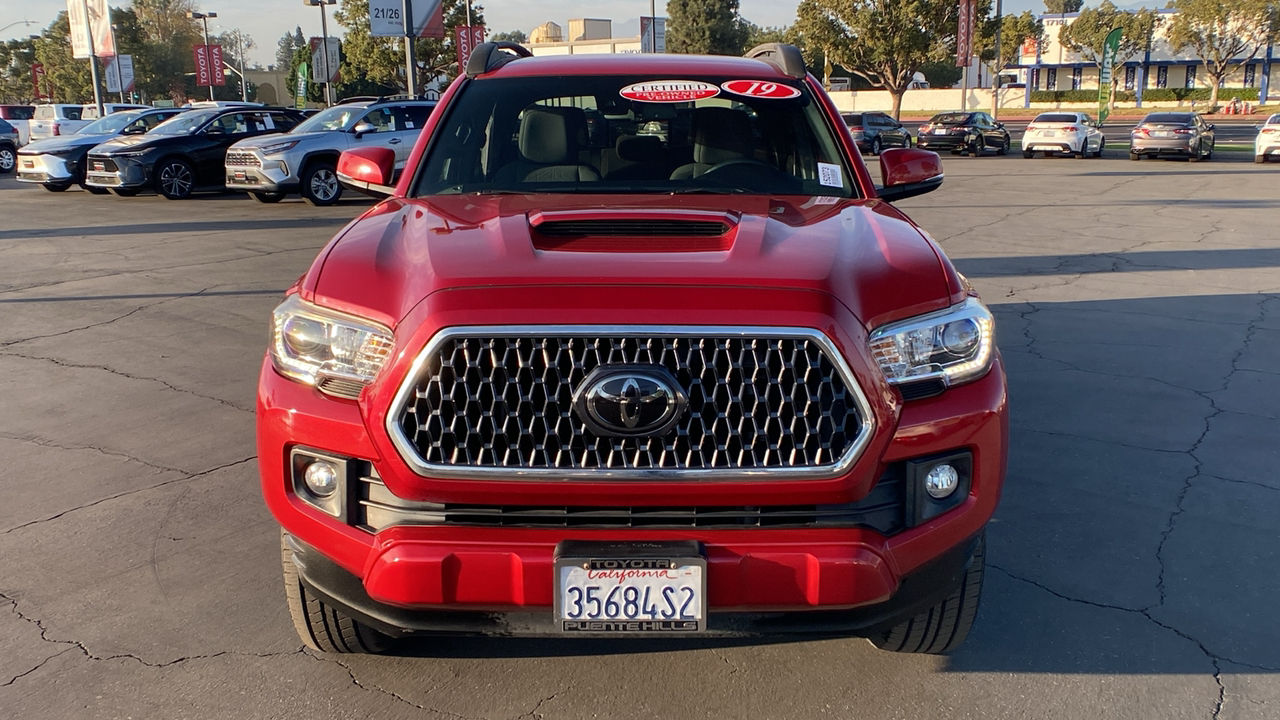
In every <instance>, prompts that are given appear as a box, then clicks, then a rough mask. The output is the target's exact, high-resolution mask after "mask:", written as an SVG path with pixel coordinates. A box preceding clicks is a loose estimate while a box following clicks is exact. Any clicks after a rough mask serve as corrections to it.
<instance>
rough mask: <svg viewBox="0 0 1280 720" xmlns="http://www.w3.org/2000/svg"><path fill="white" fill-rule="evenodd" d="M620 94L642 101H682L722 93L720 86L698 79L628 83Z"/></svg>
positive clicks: (701, 98) (691, 100)
mask: <svg viewBox="0 0 1280 720" xmlns="http://www.w3.org/2000/svg"><path fill="white" fill-rule="evenodd" d="M618 94H620V95H622V97H624V98H626V99H628V100H638V101H640V102H651V103H682V102H693V101H694V100H705V99H707V98H709V97H715V96H716V95H719V94H720V88H718V87H716V86H715V85H712V84H711V83H704V82H698V81H697V80H652V81H650V82H642V83H636V84H634V85H628V86H626V87H624V88H622V89H621V90H619V91H618Z"/></svg>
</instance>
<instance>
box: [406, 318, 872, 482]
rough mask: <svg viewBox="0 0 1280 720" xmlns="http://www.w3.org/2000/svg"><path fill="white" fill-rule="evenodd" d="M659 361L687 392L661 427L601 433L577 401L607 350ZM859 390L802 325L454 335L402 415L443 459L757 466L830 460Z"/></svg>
mask: <svg viewBox="0 0 1280 720" xmlns="http://www.w3.org/2000/svg"><path fill="white" fill-rule="evenodd" d="M618 363H630V364H654V365H659V366H662V367H664V368H666V369H667V370H668V371H669V372H670V373H671V374H672V375H673V376H674V377H675V379H676V381H677V383H678V384H679V385H680V387H681V389H682V390H683V391H684V393H685V395H686V396H687V398H688V406H687V409H686V410H685V412H684V413H683V414H682V415H681V417H680V418H679V419H678V421H677V422H676V424H675V426H674V427H673V428H672V429H671V430H669V431H668V432H667V433H666V434H665V435H663V436H661V437H626V438H619V437H600V436H597V435H595V434H593V432H592V431H591V430H590V429H588V428H587V426H586V425H585V424H584V423H583V422H582V420H581V419H580V418H579V417H578V416H577V415H576V413H575V412H574V410H573V397H574V392H575V390H577V388H578V387H579V386H580V385H581V384H582V381H583V379H584V378H585V377H586V376H587V375H588V374H589V373H590V372H591V371H592V370H594V369H595V368H597V367H599V366H600V365H602V364H618ZM858 407H859V406H858V404H857V402H856V401H855V396H854V392H853V391H852V390H851V389H850V388H849V387H847V386H846V383H845V382H844V379H843V378H842V376H841V374H840V372H839V371H838V370H837V369H836V366H835V365H834V364H833V362H832V360H831V359H830V358H829V357H828V356H827V354H826V352H825V351H824V349H823V346H822V344H820V343H819V342H817V341H816V340H814V339H812V338H807V337H739V336H723V337H690V336H680V335H668V336H656V335H655V336H644V337H632V336H625V337H624V336H590V335H583V336H570V335H554V336H550V335H548V336H541V337H539V336H507V337H452V338H447V339H445V340H443V341H442V342H441V343H439V344H438V346H437V348H436V349H435V351H433V352H432V354H431V356H430V357H427V358H425V361H424V363H423V365H422V367H421V369H420V371H419V373H418V375H417V379H416V380H415V381H414V385H413V388H412V392H411V393H410V394H409V395H408V396H407V400H406V401H405V403H404V405H403V407H402V408H400V410H399V411H398V412H399V415H398V416H397V418H396V421H397V422H398V423H399V429H400V430H401V432H402V433H403V435H404V438H405V439H406V440H407V441H408V443H409V444H410V445H411V446H412V448H413V449H414V450H415V451H416V453H417V454H418V456H419V459H420V460H421V461H423V462H424V463H426V464H427V465H428V466H429V467H430V466H435V467H440V468H449V469H465V468H499V469H539V468H541V469H551V470H554V469H561V470H598V469H606V470H641V469H660V470H672V471H680V470H726V471H733V470H765V469H800V468H811V467H823V466H831V465H834V464H836V463H837V462H838V461H839V460H841V458H842V456H843V455H844V454H845V453H846V451H847V450H848V449H849V448H850V446H851V445H853V444H854V443H855V441H856V440H857V439H858V433H859V432H860V431H861V428H862V425H861V418H860V417H859V411H858Z"/></svg>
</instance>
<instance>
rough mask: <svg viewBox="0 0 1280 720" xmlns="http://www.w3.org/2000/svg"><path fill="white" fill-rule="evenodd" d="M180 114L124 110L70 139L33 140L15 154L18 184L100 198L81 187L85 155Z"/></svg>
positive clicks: (175, 111)
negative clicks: (74, 187) (74, 188)
mask: <svg viewBox="0 0 1280 720" xmlns="http://www.w3.org/2000/svg"><path fill="white" fill-rule="evenodd" d="M180 112H182V109H181V108H147V109H146V110H125V111H123V112H117V113H112V114H110V115H108V116H106V117H104V118H98V119H97V120H94V121H93V122H91V123H89V124H88V125H85V126H84V127H82V128H80V129H79V130H78V131H76V132H74V133H72V134H70V135H60V136H58V137H54V138H46V139H44V140H36V141H35V142H33V143H31V144H30V145H27V146H26V147H24V148H22V149H21V150H19V151H18V182H25V183H35V184H38V185H42V186H44V189H45V190H48V191H50V192H62V191H63V190H66V189H67V188H69V187H71V186H72V185H76V184H80V185H82V186H84V188H85V189H86V190H88V191H89V192H91V193H94V194H95V195H101V194H103V193H105V192H107V189H106V188H96V187H90V186H87V185H85V184H84V183H85V170H86V165H87V163H86V162H85V158H86V156H88V154H89V151H90V150H92V149H93V148H94V147H96V146H97V145H99V144H101V143H104V142H106V141H108V140H110V139H112V138H115V137H119V136H121V135H142V134H144V133H146V132H147V131H148V130H150V129H151V128H153V127H155V126H156V125H159V124H160V123H162V122H164V121H165V120H168V119H169V118H171V117H173V116H174V115H177V114H178V113H180Z"/></svg>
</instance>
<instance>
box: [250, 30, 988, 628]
mask: <svg viewBox="0 0 1280 720" xmlns="http://www.w3.org/2000/svg"><path fill="white" fill-rule="evenodd" d="M878 160H879V166H880V172H881V175H882V182H881V184H879V185H877V184H876V183H875V182H874V181H873V179H872V177H871V175H870V173H869V171H868V170H867V168H866V166H865V165H864V164H863V162H862V160H861V158H860V155H859V153H858V150H857V147H856V145H855V144H854V141H853V139H852V138H851V137H850V135H849V132H848V130H847V129H846V128H845V126H844V123H843V122H842V121H841V119H840V115H839V113H838V112H837V110H836V108H835V107H834V105H833V104H832V101H831V100H830V98H829V97H828V96H827V95H826V94H825V92H823V90H822V86H821V84H820V83H819V82H818V81H816V80H815V79H814V78H813V77H812V76H811V75H809V74H808V73H807V72H806V70H805V67H804V62H803V60H802V59H801V56H800V54H799V52H798V51H797V50H796V49H795V48H793V47H790V46H784V45H765V46H761V47H759V48H756V49H754V50H752V51H751V52H750V53H748V56H747V57H743V58H727V57H694V56H681V55H643V56H641V55H632V56H625V55H619V56H609V57H599V56H592V57H591V58H589V59H588V58H578V57H537V58H535V57H531V56H530V54H529V52H528V51H527V50H525V49H524V48H522V47H520V46H518V45H514V44H510V43H486V44H482V45H479V46H478V47H477V48H476V49H475V52H474V54H473V55H472V56H471V59H470V61H469V63H468V64H467V66H466V72H465V73H464V74H463V76H461V77H459V78H458V79H457V80H456V81H455V82H453V83H452V84H451V85H450V87H449V89H448V91H447V92H446V93H445V94H444V96H443V97H442V98H441V100H440V103H439V105H438V106H437V108H436V109H435V110H434V111H433V113H432V115H431V116H430V118H428V120H427V125H426V127H425V128H424V130H423V133H422V136H421V137H420V138H419V140H418V143H417V145H416V147H415V149H414V151H413V154H412V155H411V156H410V158H409V160H408V163H407V164H406V165H405V166H404V169H403V171H399V170H398V168H397V167H396V162H395V155H394V153H393V152H392V151H391V150H390V149H387V148H359V149H354V150H350V151H348V152H346V153H344V154H343V155H342V156H341V157H340V158H339V161H338V165H337V172H338V175H339V177H340V178H341V180H342V181H343V182H344V184H346V185H348V186H349V187H353V188H358V189H360V190H361V191H363V192H367V193H371V194H380V195H384V196H385V198H384V199H383V200H382V201H381V202H379V203H378V204H377V205H375V206H374V207H372V208H370V209H369V210H368V211H367V212H365V213H364V214H363V215H361V216H360V217H358V218H357V219H356V220H354V221H353V222H351V223H350V224H349V225H347V226H346V227H345V228H343V229H342V230H341V231H340V232H339V233H338V235H337V236H336V237H335V238H334V239H333V240H332V241H331V242H330V243H329V244H328V245H327V246H326V247H325V248H324V249H323V250H322V251H321V252H320V254H319V256H318V258H317V259H316V260H315V262H314V263H313V264H312V265H311V267H310V269H309V270H308V271H307V272H306V273H305V275H303V276H302V277H301V278H300V279H299V280H298V281H297V283H296V284H295V285H294V286H293V287H292V288H290V290H289V291H288V293H287V296H286V298H285V300H284V302H283V303H282V304H281V305H279V307H277V308H276V309H275V311H274V313H273V317H272V323H271V327H272V335H271V340H270V348H269V351H268V353H267V355H266V357H265V359H264V362H263V364H262V369H261V380H260V388H259V393H258V447H259V463H260V472H261V480H262V490H263V493H264V495H265V498H266V502H267V505H268V506H269V508H270V510H271V512H272V513H273V515H274V516H275V518H276V519H277V520H278V521H279V523H280V525H281V526H282V537H281V553H282V560H283V572H284V579H285V589H286V597H287V601H288V604H289V609H290V611H291V613H292V616H293V620H294V624H295V626H296V628H297V630H298V632H299V635H300V636H301V638H302V640H303V641H304V642H305V643H306V644H307V645H309V646H310V647H312V648H316V649H319V650H324V651H330V652H379V651H382V650H385V649H387V648H388V647H389V646H390V645H391V643H392V642H393V641H394V640H396V639H397V638H400V637H406V636H426V637H429V636H431V635H438V634H477V635H500V636H527V635H533V636H538V635H542V636H559V637H566V636H568V637H600V636H606V637H616V636H632V637H634V636H662V637H690V638H692V637H700V636H707V635H725V634H728V635H757V634H765V635H768V634H782V635H791V634H798V633H814V634H819V635H853V636H865V637H867V638H869V639H870V640H871V641H872V642H873V643H875V644H876V645H877V646H878V647H880V648H883V649H886V650H892V651H899V652H922V653H944V652H947V651H950V650H952V649H954V648H955V647H957V646H958V645H959V644H960V643H961V642H963V640H964V639H965V637H966V635H967V634H968V632H969V629H970V627H971V626H972V624H973V621H974V617H975V615H976V613H977V608H978V598H979V594H980V591H981V585H982V573H983V558H984V541H983V538H984V528H985V526H986V524H987V522H988V520H989V519H990V518H991V516H992V513H993V512H994V510H995V507H996V503H997V501H998V499H999V496H1000V489H1001V483H1002V482H1003V478H1004V473H1005V464H1006V454H1007V441H1008V440H1007V438H1008V420H1007V418H1008V415H1007V404H1006V389H1005V377H1004V373H1003V370H1002V367H1001V359H1000V355H999V352H998V351H997V349H996V346H995V341H994V326H993V322H992V315H991V313H990V312H989V311H988V310H987V308H986V307H985V306H984V305H983V303H982V302H981V301H980V300H979V298H978V297H977V296H976V294H975V293H974V291H973V289H972V287H970V285H969V284H968V283H967V281H966V280H965V279H964V278H963V277H962V276H961V275H960V274H959V273H957V272H956V270H955V268H954V267H953V266H952V264H951V263H950V261H949V260H948V259H947V257H946V256H945V255H944V254H943V252H942V251H941V249H940V248H939V247H938V245H937V244H936V243H935V242H934V241H933V240H931V239H930V237H929V236H928V235H927V234H925V233H924V232H923V231H922V230H921V229H920V228H918V227H917V226H916V225H915V224H914V223H913V222H912V221H911V220H909V219H908V218H907V217H906V216H904V215H903V214H902V213H901V212H899V211H898V210H896V209H895V208H894V207H893V206H892V205H891V204H890V202H892V201H893V200H896V199H901V198H906V197H910V196H913V195H919V194H921V193H924V192H929V191H931V190H934V189H936V188H937V187H938V186H939V185H940V183H941V182H942V167H941V163H940V161H939V159H938V156H937V155H936V154H935V153H932V152H927V151H921V150H917V149H906V148H904V149H892V150H886V151H885V152H884V153H883V154H882V155H881V156H880V157H879V158H878Z"/></svg>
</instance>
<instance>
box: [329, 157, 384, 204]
mask: <svg viewBox="0 0 1280 720" xmlns="http://www.w3.org/2000/svg"><path fill="white" fill-rule="evenodd" d="M395 167H396V153H395V151H394V150H391V149H390V148H384V147H362V148H356V149H354V150H347V151H346V152H344V153H342V155H340V156H339V157H338V182H340V183H342V184H343V185H345V186H347V187H349V188H351V189H352V190H355V191H356V192H358V193H364V194H365V195H370V196H372V197H376V198H382V197H387V196H389V195H392V194H394V193H395V191H396V189H395V187H394V186H393V184H392V178H393V176H394V174H395Z"/></svg>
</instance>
